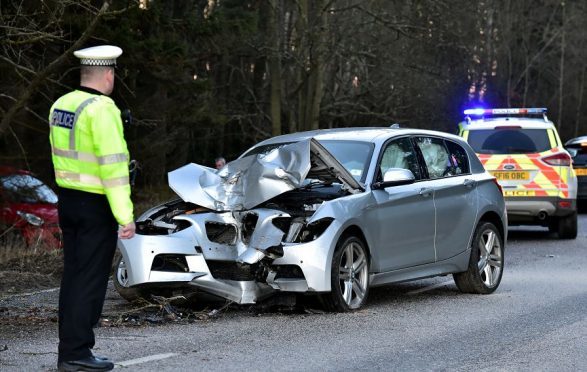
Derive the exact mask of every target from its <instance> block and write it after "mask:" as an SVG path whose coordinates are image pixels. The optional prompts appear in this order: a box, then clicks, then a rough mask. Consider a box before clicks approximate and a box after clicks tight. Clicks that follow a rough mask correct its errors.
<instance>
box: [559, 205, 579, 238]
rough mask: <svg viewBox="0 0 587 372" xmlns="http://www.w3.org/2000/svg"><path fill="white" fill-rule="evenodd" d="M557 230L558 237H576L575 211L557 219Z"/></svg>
mask: <svg viewBox="0 0 587 372" xmlns="http://www.w3.org/2000/svg"><path fill="white" fill-rule="evenodd" d="M557 232H558V237H559V238H560V239H575V238H577V211H574V212H573V213H572V214H570V215H568V216H566V217H561V218H559V219H558V226H557Z"/></svg>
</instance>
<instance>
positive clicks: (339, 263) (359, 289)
mask: <svg viewBox="0 0 587 372" xmlns="http://www.w3.org/2000/svg"><path fill="white" fill-rule="evenodd" d="M330 278H331V291H330V292H329V293H327V294H325V295H323V300H324V303H325V305H326V307H327V309H328V310H331V311H337V312H345V311H352V310H357V309H359V308H360V307H361V306H363V305H364V304H365V302H366V301H367V295H368V294H369V254H368V252H367V248H366V247H365V243H363V241H362V240H361V239H359V238H357V237H355V236H343V237H341V239H340V240H339V242H338V244H337V246H336V249H335V251H334V256H333V257H332V266H331V273H330Z"/></svg>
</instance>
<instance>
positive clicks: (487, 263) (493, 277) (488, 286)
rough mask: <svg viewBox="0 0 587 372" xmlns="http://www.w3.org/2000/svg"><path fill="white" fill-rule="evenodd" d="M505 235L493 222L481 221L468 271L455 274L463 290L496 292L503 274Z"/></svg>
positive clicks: (465, 291)
mask: <svg viewBox="0 0 587 372" xmlns="http://www.w3.org/2000/svg"><path fill="white" fill-rule="evenodd" d="M503 259H504V245H503V237H502V235H501V233H500V232H499V230H498V229H497V228H496V227H495V225H494V224H493V223H491V222H485V221H481V222H480V223H479V225H478V226H477V228H476V229H475V234H474V235H473V240H472V242H471V258H470V259H469V267H468V269H467V271H465V272H462V273H456V274H453V278H454V281H455V283H456V285H457V287H458V289H459V290H460V291H461V292H464V293H478V294H489V293H492V292H494V291H495V290H496V289H497V287H498V286H499V283H500V282H501V277H502V275H503V262H504V260H503Z"/></svg>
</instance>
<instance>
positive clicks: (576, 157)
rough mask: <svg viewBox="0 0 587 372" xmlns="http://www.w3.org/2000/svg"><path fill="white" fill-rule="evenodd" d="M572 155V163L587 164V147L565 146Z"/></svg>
mask: <svg viewBox="0 0 587 372" xmlns="http://www.w3.org/2000/svg"><path fill="white" fill-rule="evenodd" d="M567 151H568V152H569V154H571V156H572V157H573V165H587V147H567Z"/></svg>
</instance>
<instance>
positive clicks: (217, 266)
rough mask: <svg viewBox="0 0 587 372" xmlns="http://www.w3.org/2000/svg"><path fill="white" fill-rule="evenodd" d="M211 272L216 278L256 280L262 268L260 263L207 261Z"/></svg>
mask: <svg viewBox="0 0 587 372" xmlns="http://www.w3.org/2000/svg"><path fill="white" fill-rule="evenodd" d="M206 263H207V264H208V268H209V269H210V273H211V274H212V276H213V277H214V278H216V279H225V280H255V279H257V278H258V277H259V275H260V274H261V272H262V269H261V268H260V267H259V265H258V264H254V265H249V264H244V263H239V262H232V261H207V262H206Z"/></svg>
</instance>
